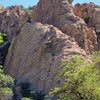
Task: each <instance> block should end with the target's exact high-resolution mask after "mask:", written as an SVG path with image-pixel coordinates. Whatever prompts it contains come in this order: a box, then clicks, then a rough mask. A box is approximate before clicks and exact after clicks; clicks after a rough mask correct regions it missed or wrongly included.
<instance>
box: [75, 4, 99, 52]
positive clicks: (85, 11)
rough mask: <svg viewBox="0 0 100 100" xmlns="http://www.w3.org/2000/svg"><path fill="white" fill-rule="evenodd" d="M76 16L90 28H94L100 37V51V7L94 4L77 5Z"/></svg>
mask: <svg viewBox="0 0 100 100" xmlns="http://www.w3.org/2000/svg"><path fill="white" fill-rule="evenodd" d="M74 14H75V15H76V16H79V17H80V18H83V19H84V20H85V22H86V24H87V26H88V27H93V28H94V29H95V31H96V33H97V37H98V48H99V50H100V6H97V5H95V4H94V3H92V2H91V3H84V4H76V5H75V7H74Z"/></svg>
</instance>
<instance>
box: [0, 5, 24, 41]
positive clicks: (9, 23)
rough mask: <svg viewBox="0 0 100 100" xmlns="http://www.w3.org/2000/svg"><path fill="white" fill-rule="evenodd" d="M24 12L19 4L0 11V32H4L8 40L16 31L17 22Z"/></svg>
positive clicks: (17, 27)
mask: <svg viewBox="0 0 100 100" xmlns="http://www.w3.org/2000/svg"><path fill="white" fill-rule="evenodd" d="M25 16H26V12H25V11H24V10H23V9H22V8H21V7H19V6H12V7H10V8H7V9H5V10H4V11H2V13H0V32H3V33H6V34H7V37H8V40H11V39H12V37H13V35H15V34H16V33H18V29H19V23H20V21H21V20H22V19H23V18H24V17H25Z"/></svg>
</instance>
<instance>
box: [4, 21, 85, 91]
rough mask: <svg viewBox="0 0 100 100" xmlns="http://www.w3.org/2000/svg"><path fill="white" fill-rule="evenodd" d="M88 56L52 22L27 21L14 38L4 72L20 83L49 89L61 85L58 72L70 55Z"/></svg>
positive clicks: (44, 89)
mask: <svg viewBox="0 0 100 100" xmlns="http://www.w3.org/2000/svg"><path fill="white" fill-rule="evenodd" d="M72 54H79V55H82V56H83V57H86V53H85V51H84V50H83V49H80V47H79V46H78V45H77V43H76V42H75V41H74V40H73V39H72V38H71V37H70V36H68V35H66V34H64V33H62V32H61V31H60V30H59V29H57V28H55V27H54V26H52V25H47V24H46V25H43V24H41V23H35V22H34V23H33V24H31V23H26V24H25V25H24V26H23V28H22V29H21V31H20V33H19V34H18V35H17V36H16V37H15V38H14V39H13V41H12V44H11V46H10V48H9V53H8V55H7V58H6V62H5V72H6V73H7V74H9V75H11V76H13V77H14V78H15V79H16V80H17V82H18V84H20V83H21V82H29V83H31V85H32V87H31V89H33V90H34V89H35V90H37V91H44V92H48V91H49V90H50V89H51V88H53V87H54V86H59V85H60V84H61V82H60V81H58V80H56V78H55V77H56V74H57V72H58V70H59V69H60V64H61V61H62V60H63V59H64V58H66V57H67V56H68V55H72Z"/></svg>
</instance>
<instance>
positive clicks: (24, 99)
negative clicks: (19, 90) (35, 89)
mask: <svg viewBox="0 0 100 100" xmlns="http://www.w3.org/2000/svg"><path fill="white" fill-rule="evenodd" d="M22 100H32V99H30V98H26V97H24V98H22Z"/></svg>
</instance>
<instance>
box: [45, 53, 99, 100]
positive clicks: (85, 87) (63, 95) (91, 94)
mask: <svg viewBox="0 0 100 100" xmlns="http://www.w3.org/2000/svg"><path fill="white" fill-rule="evenodd" d="M99 57H100V56H99V55H98V54H93V55H92V58H93V63H86V62H85V61H84V60H82V59H81V57H80V56H70V57H68V58H67V59H66V60H65V61H63V62H62V64H61V68H62V70H60V72H59V74H58V76H59V77H57V78H60V79H61V78H62V77H63V78H64V80H65V81H64V84H63V85H62V86H60V87H56V88H54V89H53V90H52V91H51V92H50V93H49V95H48V96H47V98H46V100H49V99H50V100H100V73H99V70H98V69H97V68H96V67H95V64H96V63H98V60H100V59H98V58H99ZM96 59H97V60H96ZM99 67H100V66H99ZM48 98H49V99H48Z"/></svg>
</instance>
